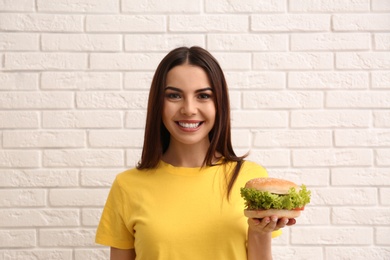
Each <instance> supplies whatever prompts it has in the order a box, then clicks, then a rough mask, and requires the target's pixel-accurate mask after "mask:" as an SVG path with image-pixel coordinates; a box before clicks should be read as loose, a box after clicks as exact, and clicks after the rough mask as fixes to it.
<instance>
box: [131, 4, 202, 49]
mask: <svg viewBox="0 0 390 260" xmlns="http://www.w3.org/2000/svg"><path fill="white" fill-rule="evenodd" d="M165 4H166V2H165ZM194 45H196V46H200V47H205V36H203V35H199V34H168V35H167V34H131V35H125V50H126V51H166V52H168V51H170V50H171V49H173V48H176V47H181V46H194Z"/></svg>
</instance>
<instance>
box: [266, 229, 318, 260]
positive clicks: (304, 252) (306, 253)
mask: <svg viewBox="0 0 390 260" xmlns="http://www.w3.org/2000/svg"><path fill="white" fill-rule="evenodd" d="M284 233H285V231H284V230H283V235H282V236H284ZM276 239H279V237H277V238H274V239H273V240H272V244H274V241H275V240H276ZM272 248H275V249H272V255H273V257H274V258H275V259H280V260H290V259H324V256H323V255H324V253H323V249H322V248H321V247H320V246H311V247H304V246H302V247H298V246H291V245H288V246H275V245H273V246H272Z"/></svg>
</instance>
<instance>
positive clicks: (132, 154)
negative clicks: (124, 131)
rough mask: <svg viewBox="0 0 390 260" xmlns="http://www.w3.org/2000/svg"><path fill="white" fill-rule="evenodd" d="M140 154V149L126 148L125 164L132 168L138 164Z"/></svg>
mask: <svg viewBox="0 0 390 260" xmlns="http://www.w3.org/2000/svg"><path fill="white" fill-rule="evenodd" d="M141 154H142V149H137V148H134V149H128V150H126V166H127V167H128V168H129V167H130V168H134V167H136V166H137V165H138V163H139V161H140V158H141Z"/></svg>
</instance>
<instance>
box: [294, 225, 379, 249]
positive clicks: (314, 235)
mask: <svg viewBox="0 0 390 260" xmlns="http://www.w3.org/2000/svg"><path fill="white" fill-rule="evenodd" d="M372 242H373V230H372V228H370V227H294V228H292V229H291V243H292V244H293V245H296V244H300V245H318V244H320V245H371V244H372Z"/></svg>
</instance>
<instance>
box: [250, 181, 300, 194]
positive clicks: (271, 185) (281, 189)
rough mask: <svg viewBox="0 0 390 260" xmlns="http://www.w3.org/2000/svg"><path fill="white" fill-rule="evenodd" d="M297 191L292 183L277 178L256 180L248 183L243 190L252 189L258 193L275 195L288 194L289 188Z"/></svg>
mask: <svg viewBox="0 0 390 260" xmlns="http://www.w3.org/2000/svg"><path fill="white" fill-rule="evenodd" d="M292 187H294V188H296V189H297V190H299V187H298V185H296V184H295V183H294V182H291V181H287V180H283V179H277V178H256V179H252V180H250V181H248V182H247V183H246V184H245V188H253V189H256V190H259V191H268V192H271V193H275V194H288V190H289V189H290V188H292Z"/></svg>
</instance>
